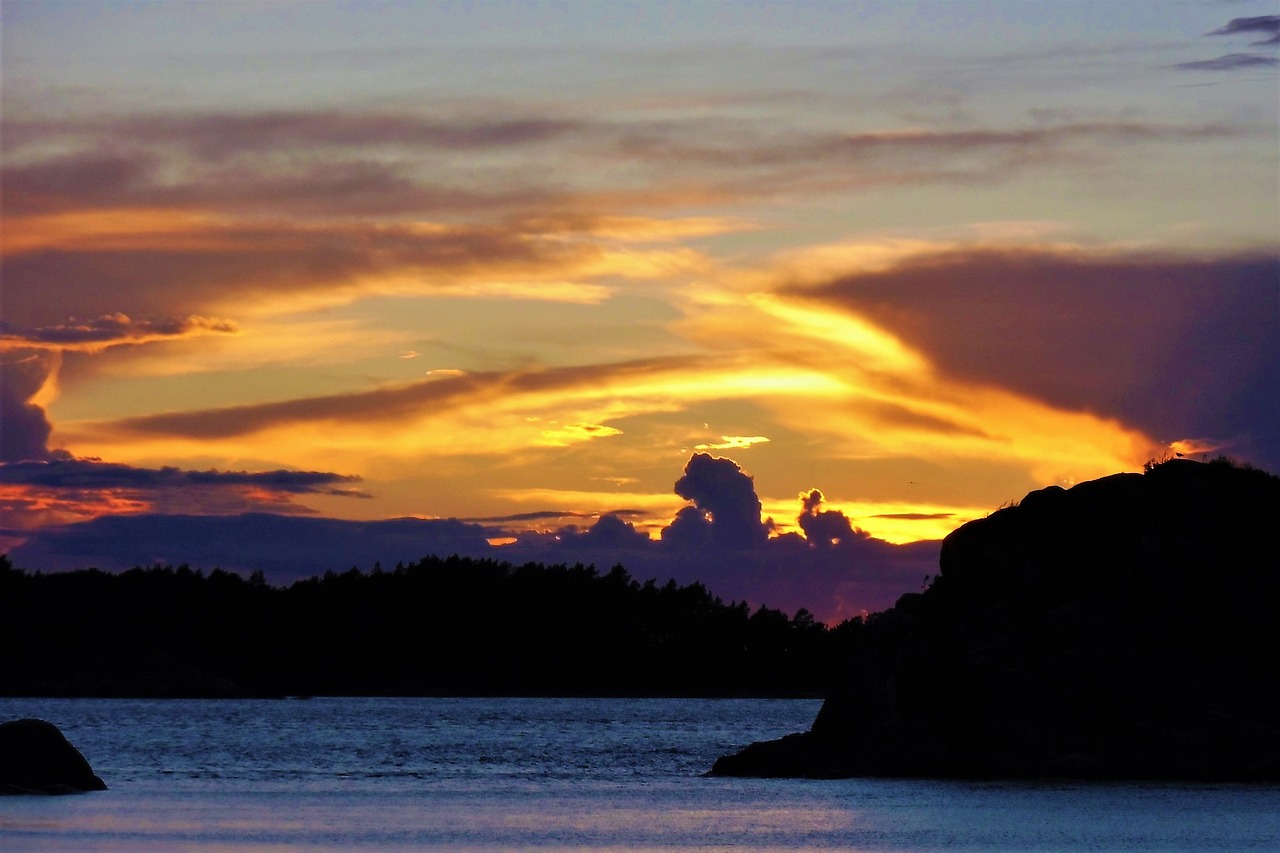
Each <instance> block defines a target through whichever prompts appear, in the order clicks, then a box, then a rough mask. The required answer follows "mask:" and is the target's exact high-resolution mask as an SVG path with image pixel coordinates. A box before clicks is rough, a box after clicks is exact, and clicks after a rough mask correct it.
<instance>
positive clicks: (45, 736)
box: [0, 720, 107, 794]
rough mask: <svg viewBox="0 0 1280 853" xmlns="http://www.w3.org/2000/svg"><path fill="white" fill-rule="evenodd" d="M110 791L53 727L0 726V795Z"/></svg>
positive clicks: (39, 722) (34, 723)
mask: <svg viewBox="0 0 1280 853" xmlns="http://www.w3.org/2000/svg"><path fill="white" fill-rule="evenodd" d="M106 789H107V786H106V785H105V784H104V783H103V781H102V780H101V779H99V778H98V777H97V776H95V775H94V774H93V769H92V768H91V767H90V766H89V762H87V761H85V759H84V756H83V755H81V754H80V751H79V750H77V749H76V748H75V747H74V746H72V745H71V744H70V743H69V742H68V741H67V739H66V738H65V737H63V735H62V732H60V731H59V730H58V727H57V726H55V725H54V724H53V723H48V722H45V721H44V720H13V721H11V722H8V723H0V794H78V793H82V792H84V791H105V790H106Z"/></svg>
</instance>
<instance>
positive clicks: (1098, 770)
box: [712, 460, 1280, 781]
mask: <svg viewBox="0 0 1280 853" xmlns="http://www.w3.org/2000/svg"><path fill="white" fill-rule="evenodd" d="M1278 527H1280V478H1276V477H1274V476H1272V475H1270V474H1267V473H1265V472H1262V471H1256V470H1252V469H1247V468H1240V467H1236V466H1233V465H1231V464H1229V463H1226V462H1225V461H1220V462H1214V463H1197V462H1190V461H1184V460H1176V461H1172V462H1166V463H1163V464H1159V465H1154V466H1150V467H1149V469H1148V471H1147V473H1145V474H1117V475H1114V476H1111V477H1106V478H1103V479H1101V480H1095V481H1092V482H1088V483H1081V484H1079V485H1077V486H1075V487H1074V488H1071V489H1061V488H1058V487H1050V488H1048V489H1042V490H1040V491H1036V492H1032V493H1031V494H1029V495H1027V497H1026V498H1025V499H1024V500H1023V501H1022V502H1021V503H1020V504H1018V505H1017V506H1014V507H1009V508H1006V509H1002V510H1000V511H998V512H995V513H993V514H992V515H990V516H988V517H987V518H984V519H981V520H978V521H974V522H970V523H969V524H966V525H964V526H962V527H960V528H959V529H957V530H956V531H954V532H953V533H952V534H951V535H950V536H948V537H947V539H946V540H945V541H944V543H943V546H942V552H941V557H940V569H941V571H940V575H939V577H938V579H937V580H936V581H935V582H934V583H933V585H932V586H930V588H929V589H928V590H926V591H925V592H923V593H915V594H910V595H906V596H903V597H902V598H901V599H900V600H899V601H898V603H897V604H896V605H895V606H894V607H893V608H891V609H890V610H888V611H886V612H884V613H882V614H877V615H875V616H873V617H872V618H871V619H870V620H869V622H868V624H867V626H866V630H864V632H863V638H864V639H863V642H862V644H861V646H860V648H859V649H858V652H857V654H856V655H855V657H854V659H853V660H851V661H850V662H849V665H848V668H847V673H846V677H845V680H844V682H843V683H842V684H841V685H839V686H838V687H837V688H836V689H835V690H834V691H833V692H832V694H831V695H830V697H829V698H828V699H827V701H826V703H825V704H824V705H823V708H822V710H821V711H820V713H819V715H818V717H817V719H816V720H815V721H814V723H813V726H812V728H811V729H810V731H808V732H805V733H803V734H800V735H794V736H791V737H789V738H784V739H782V740H780V741H774V742H771V743H769V744H763V745H762V744H753V745H752V746H751V747H749V748H748V749H746V750H744V751H743V752H741V753H739V754H737V755H734V756H726V757H724V758H722V759H720V760H719V761H717V762H716V764H715V767H714V768H713V770H712V772H713V773H714V774H723V775H746V776H778V775H784V776H818V777H821V776H853V775H891V776H931V777H937V776H964V777H1039V776H1045V777H1064V776H1065V777H1078V778H1166V779H1222V780H1242V781H1243V780H1280V678H1277V676H1276V673H1277V672H1280V661H1278V660H1277V657H1278V653H1280V619H1277V614H1276V609H1277V605H1278V604H1280V539H1278V538H1277V528H1278Z"/></svg>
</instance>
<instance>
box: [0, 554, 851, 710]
mask: <svg viewBox="0 0 1280 853" xmlns="http://www.w3.org/2000/svg"><path fill="white" fill-rule="evenodd" d="M861 630H862V622H861V621H859V620H853V621H850V622H846V623H845V624H843V625H841V626H839V627H837V628H834V629H828V628H826V627H825V626H824V625H822V624H820V623H818V622H816V621H815V620H814V619H813V617H812V616H811V615H810V614H809V613H808V612H807V611H804V610H801V611H799V612H797V613H796V615H795V616H794V617H788V616H787V615H786V614H785V613H782V612H781V611H778V610H770V609H768V608H764V607H762V608H759V609H757V610H755V611H754V612H753V611H752V610H751V609H750V608H749V607H748V606H747V605H746V604H745V603H731V604H725V603H724V602H723V601H721V600H720V599H719V598H716V597H715V596H713V595H712V594H711V593H710V592H709V591H708V590H707V589H706V588H705V587H703V586H702V585H701V584H696V583H695V584H692V585H689V586H678V585H677V584H676V583H675V582H674V581H670V582H668V583H666V584H665V585H659V584H657V583H655V582H654V581H647V582H645V583H639V582H637V581H635V580H633V579H632V578H631V576H630V575H629V574H628V573H627V571H626V570H625V569H624V568H623V567H622V566H615V567H614V568H613V569H612V570H611V571H609V572H608V573H605V574H600V573H599V572H597V570H596V569H595V568H594V567H593V566H583V565H581V564H578V565H574V566H566V565H552V566H548V565H542V564H536V563H529V564H525V565H521V566H512V565H511V564H508V563H505V562H498V561H494V560H476V559H468V558H462V557H456V556H455V557H448V558H438V557H427V558H425V559H423V560H420V561H418V562H416V563H412V564H410V565H397V566H396V567H395V569H394V570H389V571H383V570H382V568H381V567H380V566H379V565H375V566H374V567H373V569H372V570H371V571H369V572H362V571H360V570H358V569H356V568H352V569H351V570H349V571H347V572H343V573H335V572H326V573H325V574H324V575H323V576H320V577H314V578H310V579H308V580H303V581H299V582H297V583H294V584H293V585H292V586H289V587H287V588H275V587H272V586H269V585H268V584H267V583H266V582H265V580H264V578H263V576H262V574H261V573H260V572H255V573H254V574H253V575H252V576H251V577H250V578H249V579H247V580H246V579H245V578H243V577H241V576H240V575H238V574H234V573H232V572H227V571H222V570H220V569H214V570H212V571H210V572H208V573H205V572H202V571H200V570H193V569H191V568H189V567H187V566H179V567H178V568H173V567H170V566H155V567H151V568H145V569H144V568H140V567H139V568H134V569H132V570H130V571H127V572H124V573H122V574H109V573H106V572H102V571H99V570H96V569H87V570H82V571H75V572H66V573H50V574H44V573H39V572H36V573H28V572H25V571H22V570H21V569H17V568H14V567H13V566H12V564H11V563H10V562H9V560H8V559H7V558H5V557H0V648H2V649H3V654H2V655H0V693H3V694H5V695H11V696H13V695H50V696H58V695H62V696H183V695H185V696H218V695H228V696H234V695H635V696H640V695H697V696H721V695H805V694H817V693H820V692H821V691H822V690H823V689H824V688H825V687H826V685H827V684H828V683H830V682H831V681H833V680H834V678H835V673H836V671H837V669H838V667H839V666H840V661H841V660H847V659H848V656H849V654H850V652H851V649H852V648H853V647H854V645H856V643H857V642H858V638H859V636H860V634H861Z"/></svg>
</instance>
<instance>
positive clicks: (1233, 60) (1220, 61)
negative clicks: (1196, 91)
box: [1173, 53, 1280, 71]
mask: <svg viewBox="0 0 1280 853" xmlns="http://www.w3.org/2000/svg"><path fill="white" fill-rule="evenodd" d="M1276 65H1280V59H1277V58H1276V57H1274V56H1259V55H1258V54H1256V53H1229V54H1227V55H1226V56H1219V57H1217V58H1216V59H1201V60H1197V61H1195V62H1179V63H1178V64H1177V65H1174V66H1173V67H1174V68H1181V69H1183V70H1185V71H1239V70H1240V69H1245V68H1274V67H1275V66H1276Z"/></svg>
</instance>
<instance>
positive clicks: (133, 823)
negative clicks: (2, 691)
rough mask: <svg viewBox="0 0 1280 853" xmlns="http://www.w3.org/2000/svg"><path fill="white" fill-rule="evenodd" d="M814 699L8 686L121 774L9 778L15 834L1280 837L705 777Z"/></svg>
mask: <svg viewBox="0 0 1280 853" xmlns="http://www.w3.org/2000/svg"><path fill="white" fill-rule="evenodd" d="M817 707H818V703H817V702H814V701H793V700H683V699H659V700H643V699H623V700H617V699H312V700H307V701H241V700H235V701H230V700H222V701H187V700H168V701H156V700H86V699H76V700H48V699H0V720H3V719H14V718H18V717H25V716H35V717H42V718H44V719H48V720H50V721H52V722H54V723H57V724H58V726H60V727H61V728H62V730H63V731H64V732H65V733H66V734H67V736H68V738H69V739H70V740H71V742H72V743H74V744H75V745H76V746H77V747H78V748H79V749H80V750H81V751H82V752H83V753H84V754H85V757H87V758H88V759H89V761H90V763H91V764H93V766H94V770H95V771H96V772H97V773H98V775H100V776H102V777H103V779H104V780H106V782H107V784H108V785H109V786H110V788H111V790H109V791H105V792H102V793H94V794H86V795H82V796H73V797H51V798H42V797H5V798H0V850H4V851H20V850H228V849H234V850H244V849H260V850H289V849H295V850H300V849H307V850H313V849H341V850H351V849H371V848H379V849H381V848H386V847H400V848H403V849H424V848H437V849H445V848H447V849H451V850H468V849H470V850H502V849H526V848H543V849H552V848H560V849H566V848H569V849H628V850H635V849H672V848H703V849H711V848H750V849H756V850H768V849H776V850H806V849H807V850H820V849H845V850H1109V849H1119V850H1233V851H1234V850H1247V849H1259V850H1277V849H1280V788H1278V787H1256V786H1227V785H1153V784H1145V785H1114V784H1109V785H1086V784H1074V783H1061V784H1009V783H963V782H917V781H881V780H840V781H824V782H814V781H798V780H749V779H748V780H743V779H708V778H703V777H701V776H700V775H699V774H701V773H702V772H703V771H705V770H706V769H707V768H708V767H710V766H711V763H712V761H713V760H714V759H715V757H716V756H717V755H719V754H721V753H724V752H727V751H730V750H732V749H735V748H737V747H740V746H741V745H743V744H745V743H747V742H748V741H751V740H757V739H761V738H766V737H776V736H779V735H782V734H785V733H788V732H791V731H797V730H800V729H803V728H807V726H808V724H809V723H810V721H811V720H812V719H813V716H814V714H815V713H816V711H817Z"/></svg>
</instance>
